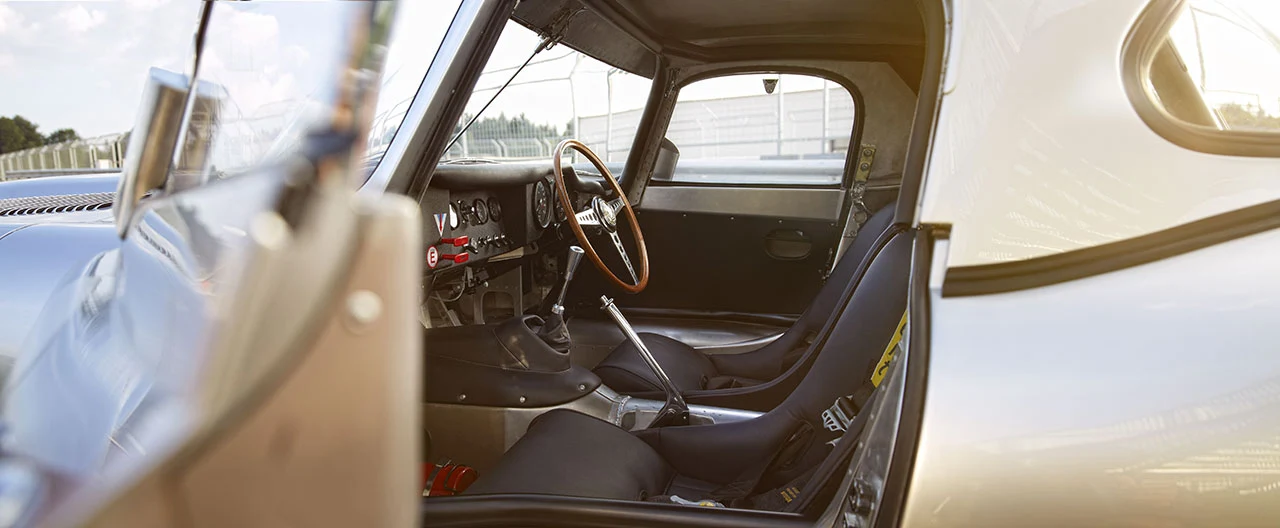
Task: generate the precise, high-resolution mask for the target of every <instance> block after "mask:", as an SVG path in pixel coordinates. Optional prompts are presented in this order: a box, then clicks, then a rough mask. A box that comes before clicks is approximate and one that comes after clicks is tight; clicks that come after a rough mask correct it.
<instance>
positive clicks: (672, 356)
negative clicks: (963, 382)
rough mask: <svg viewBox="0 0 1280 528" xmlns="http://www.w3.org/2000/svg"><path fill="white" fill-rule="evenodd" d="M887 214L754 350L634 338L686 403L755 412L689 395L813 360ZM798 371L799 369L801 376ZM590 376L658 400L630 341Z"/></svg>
mask: <svg viewBox="0 0 1280 528" xmlns="http://www.w3.org/2000/svg"><path fill="white" fill-rule="evenodd" d="M893 215H894V208H893V206H892V205H890V206H887V207H885V208H883V209H881V210H880V211H878V212H876V213H875V214H874V215H872V216H871V218H869V219H868V220H867V222H866V223H865V224H863V226H862V228H861V229H860V230H859V232H858V237H857V238H855V239H854V242H853V245H851V246H850V247H849V249H848V250H847V251H845V254H844V256H843V257H842V258H841V259H840V262H839V263H838V264H837V265H836V267H835V269H834V270H832V273H831V275H830V276H829V277H828V278H827V281H826V282H825V283H824V284H823V286H822V288H821V289H820V290H819V291H818V294H817V295H816V296H814V299H813V302H812V303H810V305H809V307H808V308H807V309H806V310H805V312H804V313H803V314H801V316H800V317H799V319H797V320H796V322H795V324H793V325H792V326H791V327H790V328H788V329H787V331H786V332H784V333H783V334H782V335H781V336H779V337H778V339H776V340H774V341H773V342H771V343H769V344H768V345H765V346H764V347H762V348H760V349H758V350H754V351H751V352H745V353H741V354H715V355H709V354H704V353H702V352H699V351H698V350H695V349H694V348H693V347H691V346H689V345H686V344H684V343H682V342H680V341H677V340H675V339H672V338H670V337H667V336H664V335H659V334H652V333H641V334H640V338H641V340H643V341H644V343H645V346H647V347H648V348H649V351H650V352H651V353H652V354H653V356H654V358H655V359H657V360H658V363H659V364H661V365H662V368H663V370H664V371H666V373H667V376H669V377H670V378H671V381H672V382H673V383H674V384H675V386H676V387H677V388H679V389H680V391H681V393H683V394H685V396H686V399H689V400H690V401H694V402H699V403H707V404H718V405H728V406H735V407H740V408H758V407H761V405H759V404H753V402H747V403H744V402H741V401H728V402H703V401H699V398H698V396H697V394H696V393H695V392H694V391H703V390H708V391H715V390H720V389H732V388H739V387H755V386H758V385H761V384H762V383H765V382H768V381H770V380H774V379H775V378H777V377H779V376H781V375H782V374H783V373H785V372H787V371H788V370H789V369H791V367H792V366H793V365H795V364H796V363H802V364H803V365H806V366H807V364H808V363H809V362H811V361H812V360H813V357H812V355H813V354H812V352H813V344H812V343H811V342H810V341H811V340H813V339H814V336H815V334H816V333H817V332H818V331H819V330H821V329H822V327H823V326H824V325H825V324H827V321H828V320H830V319H831V317H832V314H833V313H834V311H835V308H836V305H837V304H838V303H839V302H840V301H841V300H842V299H843V298H844V297H845V295H844V293H845V290H846V289H847V287H848V286H849V284H850V282H851V281H853V280H854V279H855V277H856V276H857V274H858V273H859V270H860V269H862V267H863V266H861V264H862V261H863V260H864V259H866V258H867V255H868V254H869V253H870V252H871V250H872V248H873V247H874V246H875V244H876V241H877V239H879V238H880V237H881V236H883V235H884V233H885V232H886V231H887V230H888V229H889V227H890V225H891V224H892V223H893ZM803 370H804V369H801V373H803ZM593 372H595V374H596V376H599V378H600V380H601V381H603V382H604V384H605V385H607V386H608V387H609V388H611V389H613V390H615V391H618V392H620V393H623V394H629V395H632V396H636V397H642V398H655V399H662V397H663V395H662V386H661V385H660V384H659V383H658V378H657V377H656V376H655V375H654V374H653V371H652V370H651V369H650V368H649V366H648V365H647V364H646V363H645V362H644V359H643V358H641V357H640V353H639V352H637V351H636V348H635V345H633V344H632V343H631V342H630V341H624V342H623V343H622V344H620V345H618V346H617V347H616V348H614V349H613V351H612V352H610V353H609V355H608V356H606V357H605V359H604V360H603V361H601V362H600V363H599V364H598V365H596V367H595V369H594V370H593ZM797 381H798V380H797ZM793 385H794V384H793ZM785 392H786V391H783V392H779V393H778V394H780V395H777V396H773V397H772V398H755V400H760V399H764V400H772V402H771V403H772V404H777V403H778V402H779V401H781V399H782V397H784V396H785ZM747 399H748V400H750V399H751V398H747ZM754 403H758V402H754ZM772 407H773V405H768V404H766V405H763V408H764V409H765V410H767V409H769V408H772Z"/></svg>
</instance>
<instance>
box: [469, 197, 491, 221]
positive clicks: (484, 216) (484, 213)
mask: <svg viewBox="0 0 1280 528" xmlns="http://www.w3.org/2000/svg"><path fill="white" fill-rule="evenodd" d="M471 214H472V215H475V217H476V225H483V224H484V223H485V222H488V221H489V206H488V205H485V203H484V200H481V199H479V198H476V201H474V202H471Z"/></svg>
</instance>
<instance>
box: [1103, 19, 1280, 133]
mask: <svg viewBox="0 0 1280 528" xmlns="http://www.w3.org/2000/svg"><path fill="white" fill-rule="evenodd" d="M1189 1H1190V0H1152V2H1151V3H1150V4H1148V5H1147V7H1146V8H1145V9H1144V10H1143V11H1142V13H1141V14H1140V15H1138V20H1137V22H1136V23H1135V24H1134V26H1133V28H1132V29H1131V30H1130V31H1129V34H1128V35H1127V36H1126V37H1125V41H1124V45H1123V46H1122V48H1121V52H1120V60H1121V72H1122V73H1121V76H1122V79H1121V81H1122V83H1123V84H1124V89H1125V93H1126V94H1127V95H1128V97H1129V102H1130V104H1132V105H1133V108H1134V110H1136V111H1137V113H1138V117H1139V118H1141V119H1142V121H1143V122H1144V123H1146V124H1147V126H1148V127H1149V128H1151V130H1153V131H1155V133H1156V134H1158V135H1160V136H1161V137H1163V138H1164V139H1166V140H1168V141H1169V142H1171V143H1173V144H1175V145H1178V146H1180V147H1183V148H1186V149H1190V150H1193V151H1196V152H1201V153H1205V154H1221V155H1227V156H1243V157H1261V158H1275V157H1280V133H1272V132H1262V131H1246V130H1218V129H1216V128H1210V127H1206V126H1201V125H1195V124H1192V123H1188V122H1186V121H1183V120H1182V119H1179V118H1177V117H1174V116H1173V115H1172V114H1170V113H1169V111H1168V110H1166V109H1165V108H1164V106H1163V105H1161V104H1160V103H1159V102H1157V100H1156V97H1155V94H1154V93H1152V90H1151V89H1150V88H1149V86H1150V84H1149V83H1150V77H1151V65H1152V63H1153V62H1154V61H1155V58H1156V52H1158V51H1159V49H1160V46H1161V45H1163V44H1164V42H1165V41H1166V40H1167V39H1168V35H1169V31H1170V30H1171V29H1172V28H1173V25H1174V24H1175V23H1176V22H1177V20H1178V15H1180V14H1181V13H1182V12H1183V8H1184V7H1186V5H1187V3H1188V2H1189Z"/></svg>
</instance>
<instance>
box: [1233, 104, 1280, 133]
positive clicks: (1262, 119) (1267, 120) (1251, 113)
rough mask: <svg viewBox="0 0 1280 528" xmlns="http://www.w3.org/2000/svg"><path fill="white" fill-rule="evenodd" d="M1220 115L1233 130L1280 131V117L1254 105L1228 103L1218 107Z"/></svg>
mask: <svg viewBox="0 0 1280 528" xmlns="http://www.w3.org/2000/svg"><path fill="white" fill-rule="evenodd" d="M1218 115H1220V116H1222V120H1223V121H1225V122H1226V123H1227V127H1228V128H1232V129H1237V130H1239V129H1254V130H1269V131H1274V130H1277V129H1280V117H1278V116H1273V115H1270V114H1267V113H1266V112H1265V111H1263V110H1262V109H1261V108H1258V107H1257V106H1254V105H1247V106H1246V105H1241V104H1238V103H1227V104H1223V105H1220V106H1218Z"/></svg>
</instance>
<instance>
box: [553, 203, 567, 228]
mask: <svg viewBox="0 0 1280 528" xmlns="http://www.w3.org/2000/svg"><path fill="white" fill-rule="evenodd" d="M552 201H554V202H555V203H556V223H557V224H558V223H560V222H563V221H565V220H567V219H568V217H566V216H565V214H564V206H563V205H561V204H560V197H558V196H557V197H556V198H555V199H554V200H552Z"/></svg>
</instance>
